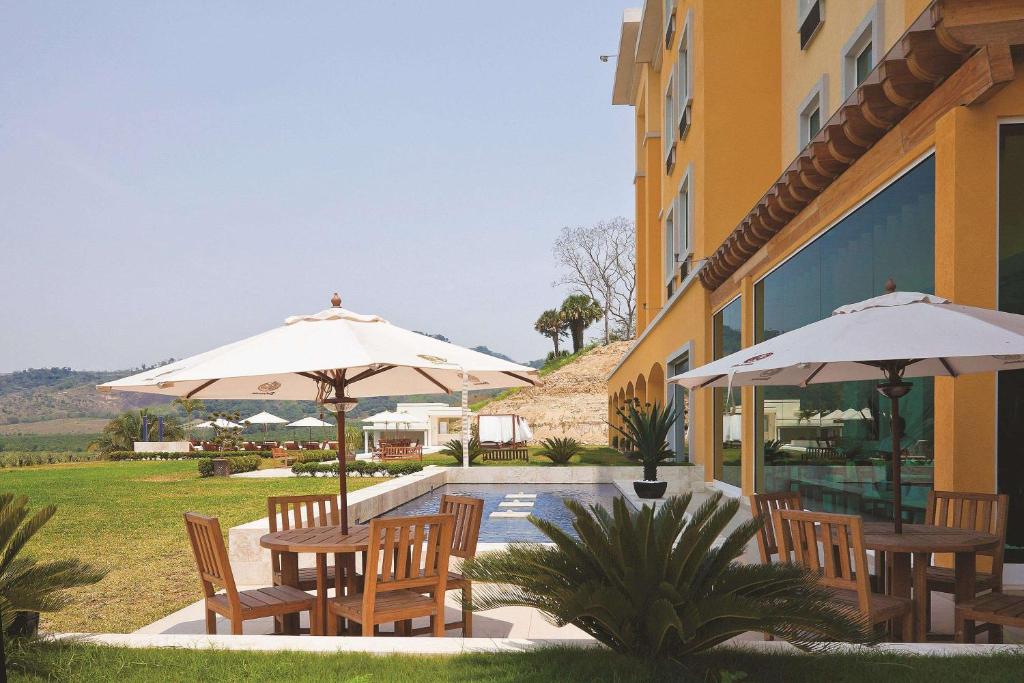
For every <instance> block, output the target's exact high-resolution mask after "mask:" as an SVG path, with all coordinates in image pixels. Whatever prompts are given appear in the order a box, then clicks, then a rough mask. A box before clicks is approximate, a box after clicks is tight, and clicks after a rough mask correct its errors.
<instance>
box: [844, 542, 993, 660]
mask: <svg viewBox="0 0 1024 683" xmlns="http://www.w3.org/2000/svg"><path fill="white" fill-rule="evenodd" d="M998 543H999V537H998V536H996V535H994V534H987V533H984V532H982V531H974V530H971V529H955V528H950V527H942V526H932V525H930V524H904V525H903V533H902V534H897V533H896V532H895V531H894V530H893V527H892V522H865V523H864V547H866V548H869V549H871V550H874V551H875V552H884V553H890V554H891V555H892V577H891V584H890V589H889V590H890V593H891V594H892V595H895V596H898V597H901V598H909V597H910V596H911V586H913V597H914V640H916V641H917V642H924V641H925V639H926V637H927V632H926V631H927V624H926V621H927V616H926V615H927V610H928V602H927V595H928V590H927V578H926V574H925V571H926V569H927V567H928V556H929V555H930V554H932V553H953V555H954V558H955V559H954V562H953V573H954V576H955V577H956V590H955V593H954V596H953V599H954V601H955V602H956V603H957V604H962V603H964V602H966V601H968V600H973V599H974V592H975V576H976V572H977V566H976V562H975V555H976V554H977V553H978V552H980V551H984V550H991V549H992V548H995V547H996V545H997V544H998ZM911 556H913V560H914V561H913V573H911V561H910V560H911ZM964 636H966V637H968V638H973V637H974V634H973V633H963V634H961V633H956V634H955V637H956V638H958V639H959V638H961V637H964ZM958 642H963V641H959V640H958Z"/></svg>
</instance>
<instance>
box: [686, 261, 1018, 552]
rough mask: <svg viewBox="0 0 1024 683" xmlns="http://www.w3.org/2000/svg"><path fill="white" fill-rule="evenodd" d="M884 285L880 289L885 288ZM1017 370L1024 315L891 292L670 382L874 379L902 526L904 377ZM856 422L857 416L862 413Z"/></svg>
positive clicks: (804, 383)
mask: <svg viewBox="0 0 1024 683" xmlns="http://www.w3.org/2000/svg"><path fill="white" fill-rule="evenodd" d="M892 288H893V287H892V284H891V281H890V283H889V285H888V286H887V289H892ZM1021 367H1024V316H1021V315H1015V314H1013V313H1003V312H1000V311H993V310H990V309H986V308H975V307H972V306H961V305H958V304H953V303H950V302H949V301H948V300H947V299H943V298H942V297H938V296H935V295H933V294H921V293H918V292H893V291H890V293H889V294H884V295H882V296H878V297H875V298H873V299H868V300H866V301H862V302H860V303H855V304H850V305H848V306H842V307H840V308H837V309H836V310H835V311H834V312H833V313H832V315H831V316H830V317H828V318H825V319H824V320H819V321H817V322H814V323H811V324H810V325H806V326H805V327H801V328H799V329H796V330H793V331H791V332H787V333H785V334H782V335H779V336H778V337H774V338H772V339H769V340H767V341H763V342H761V343H760V344H755V345H754V346H750V347H747V348H745V349H742V350H740V351H738V352H736V353H733V354H731V355H729V356H726V357H724V358H720V359H719V360H716V361H714V362H712V363H708V364H707V365H704V366H701V367H699V368H695V369H693V370H690V371H689V372H685V373H683V374H681V375H676V376H675V377H671V378H669V382H672V383H675V384H680V385H682V386H685V387H689V388H691V389H694V388H700V387H732V386H740V385H744V386H749V385H753V386H771V385H798V386H807V385H809V384H823V383H827V382H846V381H851V380H881V382H880V384H879V385H878V391H879V392H880V393H881V394H882V395H884V396H887V397H888V398H890V399H891V400H892V472H893V475H892V479H893V508H894V513H895V517H896V519H895V527H896V531H897V533H898V532H900V531H901V527H902V498H901V491H900V488H901V480H900V452H901V448H900V442H901V439H902V434H901V433H900V432H901V425H900V419H899V399H900V398H902V397H903V396H905V395H906V394H907V392H909V391H910V389H911V387H912V386H913V385H912V384H911V383H910V382H906V381H904V380H905V378H907V377H932V376H946V377H957V376H958V375H962V374H966V373H974V372H991V371H993V370H1013V369H1017V368H1021ZM861 419H863V414H861Z"/></svg>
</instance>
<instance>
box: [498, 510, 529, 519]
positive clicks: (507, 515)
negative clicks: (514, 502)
mask: <svg viewBox="0 0 1024 683" xmlns="http://www.w3.org/2000/svg"><path fill="white" fill-rule="evenodd" d="M488 516H489V517H490V518H491V519H511V518H513V517H529V516H530V513H529V512H520V511H518V510H498V511H496V512H492V513H491V514H490V515H488Z"/></svg>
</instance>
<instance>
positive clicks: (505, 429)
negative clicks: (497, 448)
mask: <svg viewBox="0 0 1024 683" xmlns="http://www.w3.org/2000/svg"><path fill="white" fill-rule="evenodd" d="M477 427H478V432H479V438H480V443H499V444H501V443H520V442H525V441H529V440H530V439H532V438H533V432H532V431H531V430H530V425H529V423H527V421H526V420H525V419H524V418H522V417H519V416H518V415H480V416H479V417H478V418H477Z"/></svg>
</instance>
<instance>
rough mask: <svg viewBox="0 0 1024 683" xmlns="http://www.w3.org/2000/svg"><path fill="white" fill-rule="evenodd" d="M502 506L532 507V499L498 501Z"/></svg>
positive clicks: (499, 505)
mask: <svg viewBox="0 0 1024 683" xmlns="http://www.w3.org/2000/svg"><path fill="white" fill-rule="evenodd" d="M498 507H500V508H532V507H533V501H532V500H504V501H502V502H500V503H498Z"/></svg>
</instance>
